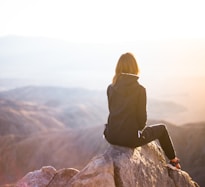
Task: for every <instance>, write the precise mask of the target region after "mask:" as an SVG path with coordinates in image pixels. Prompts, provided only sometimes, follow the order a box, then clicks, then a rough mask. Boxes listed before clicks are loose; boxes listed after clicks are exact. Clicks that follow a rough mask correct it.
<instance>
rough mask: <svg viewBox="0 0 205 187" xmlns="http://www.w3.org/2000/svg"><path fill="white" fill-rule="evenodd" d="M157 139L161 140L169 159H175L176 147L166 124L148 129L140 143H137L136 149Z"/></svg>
mask: <svg viewBox="0 0 205 187" xmlns="http://www.w3.org/2000/svg"><path fill="white" fill-rule="evenodd" d="M156 139H158V140H159V143H160V145H161V147H162V149H163V151H164V153H165V155H166V156H167V157H168V159H170V160H171V159H174V158H175V151H174V147H173V144H172V140H171V138H170V136H169V134H168V131H167V128H166V126H165V125H164V124H157V125H152V126H148V127H146V128H145V129H144V130H143V131H142V134H141V136H140V138H139V139H138V141H136V147H139V146H142V145H145V144H147V143H149V142H151V141H153V140H156Z"/></svg>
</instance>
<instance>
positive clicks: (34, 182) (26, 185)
mask: <svg viewBox="0 0 205 187" xmlns="http://www.w3.org/2000/svg"><path fill="white" fill-rule="evenodd" d="M55 174H56V169H55V168H53V167H51V166H45V167H42V168H41V169H40V170H36V171H33V172H29V173H28V174H27V175H25V176H24V177H23V178H22V179H21V180H20V181H18V182H17V184H16V187H45V186H47V185H48V184H49V183H50V181H51V180H52V178H53V177H54V175H55Z"/></svg>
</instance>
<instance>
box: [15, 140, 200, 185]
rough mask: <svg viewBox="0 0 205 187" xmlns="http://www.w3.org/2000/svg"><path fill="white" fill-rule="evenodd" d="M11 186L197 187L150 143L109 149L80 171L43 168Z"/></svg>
mask: <svg viewBox="0 0 205 187" xmlns="http://www.w3.org/2000/svg"><path fill="white" fill-rule="evenodd" d="M68 159H69V158H68ZM15 187H198V184H197V183H196V182H194V181H193V180H192V179H191V177H190V176H189V174H188V173H186V172H185V171H182V170H178V169H175V168H174V167H172V166H169V165H167V164H166V160H165V157H164V156H163V153H162V151H161V149H160V147H159V146H158V145H157V144H156V143H154V142H153V143H149V144H148V145H146V146H143V147H139V148H136V149H130V148H125V147H119V146H110V147H109V148H108V149H107V150H106V152H105V153H104V154H101V155H98V156H96V157H94V158H93V159H92V160H91V161H90V162H89V163H88V164H87V166H86V167H84V168H83V169H82V170H81V171H78V170H76V169H73V168H66V169H61V170H58V171H57V170H56V169H55V168H53V167H51V166H47V167H43V168H41V169H40V170H37V171H33V172H30V173H28V174H27V175H25V176H24V177H23V178H22V179H21V180H19V181H18V182H17V183H16V185H15Z"/></svg>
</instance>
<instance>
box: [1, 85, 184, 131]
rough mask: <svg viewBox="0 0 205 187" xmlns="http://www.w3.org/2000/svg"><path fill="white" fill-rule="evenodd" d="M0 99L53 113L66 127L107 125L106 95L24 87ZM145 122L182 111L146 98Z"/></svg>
mask: <svg viewBox="0 0 205 187" xmlns="http://www.w3.org/2000/svg"><path fill="white" fill-rule="evenodd" d="M0 98H2V99H7V100H14V101H23V102H32V103H35V104H40V105H43V106H46V107H50V108H52V110H56V112H57V113H58V114H59V115H58V119H59V120H60V121H62V122H63V123H64V124H65V125H66V126H69V127H72V128H76V127H89V126H96V125H101V124H104V123H106V122H107V116H108V106H107V95H106V91H105V90H102V91H97V90H88V89H82V88H66V87H64V88H63V87H51V86H47V87H46V86H26V87H20V88H16V89H12V90H8V91H3V92H0ZM147 110H148V118H149V119H158V120H161V119H164V120H167V119H171V118H172V117H174V118H175V119H176V118H177V117H178V115H179V114H181V113H183V112H186V110H187V109H186V108H185V107H184V106H182V105H180V104H177V103H174V102H172V101H162V100H159V99H158V100H157V99H150V98H148V103H147Z"/></svg>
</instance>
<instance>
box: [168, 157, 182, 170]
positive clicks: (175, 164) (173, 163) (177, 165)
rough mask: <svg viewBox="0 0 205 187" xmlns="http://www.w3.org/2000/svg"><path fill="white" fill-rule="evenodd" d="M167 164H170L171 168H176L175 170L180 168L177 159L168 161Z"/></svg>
mask: <svg viewBox="0 0 205 187" xmlns="http://www.w3.org/2000/svg"><path fill="white" fill-rule="evenodd" d="M169 163H170V164H171V165H172V166H174V167H176V168H177V169H181V166H180V164H179V163H180V160H179V159H178V158H177V157H175V158H174V159H172V160H170V161H169Z"/></svg>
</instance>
